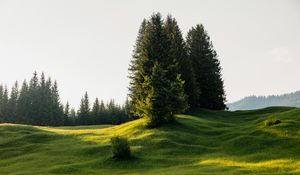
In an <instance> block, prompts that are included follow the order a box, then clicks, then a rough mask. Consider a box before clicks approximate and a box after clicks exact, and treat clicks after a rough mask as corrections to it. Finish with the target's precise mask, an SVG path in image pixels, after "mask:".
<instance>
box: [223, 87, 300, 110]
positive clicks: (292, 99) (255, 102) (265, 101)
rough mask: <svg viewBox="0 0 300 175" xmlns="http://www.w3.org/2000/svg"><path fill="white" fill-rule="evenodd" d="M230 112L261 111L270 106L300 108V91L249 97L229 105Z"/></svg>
mask: <svg viewBox="0 0 300 175" xmlns="http://www.w3.org/2000/svg"><path fill="white" fill-rule="evenodd" d="M227 106H228V108H229V110H232V111H234V110H249V109H260V108H265V107H269V106H292V107H300V91H297V92H293V93H289V94H283V95H271V96H249V97H245V98H243V99H241V100H239V101H237V102H234V103H229V104H227Z"/></svg>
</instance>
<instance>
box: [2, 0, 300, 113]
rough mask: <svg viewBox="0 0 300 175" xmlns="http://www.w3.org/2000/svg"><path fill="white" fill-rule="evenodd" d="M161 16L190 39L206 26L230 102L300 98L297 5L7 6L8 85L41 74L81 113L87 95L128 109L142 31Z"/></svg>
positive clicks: (202, 0)
mask: <svg viewBox="0 0 300 175" xmlns="http://www.w3.org/2000/svg"><path fill="white" fill-rule="evenodd" d="M155 12H160V13H161V14H162V15H163V16H164V17H165V16H166V15H168V14H171V15H172V16H173V17H175V18H176V19H177V21H178V24H179V26H180V28H181V30H182V33H183V35H184V36H185V35H186V33H187V31H188V30H189V29H190V28H191V27H192V26H195V25H196V24H203V25H204V27H205V29H206V30H207V31H208V34H209V36H210V38H211V40H212V43H213V45H214V48H215V50H216V51H217V53H218V56H219V57H218V58H219V60H220V62H221V66H222V74H223V79H224V85H225V91H226V94H227V101H228V102H233V101H236V100H239V99H241V98H243V97H245V96H249V95H271V94H282V93H288V92H293V91H296V90H300V1H297V0H251V1H250V0H227V1H220V0H176V1H175V0H163V1H162V0H147V1H146V0H27V1H23V0H0V83H2V84H6V85H7V86H8V87H9V88H10V87H11V86H12V84H13V83H14V82H15V81H16V80H18V81H19V82H22V81H23V80H24V79H25V78H26V79H30V77H31V76H32V74H33V72H34V71H35V70H36V71H38V72H39V73H41V72H44V73H45V74H46V76H51V77H52V78H53V79H56V80H57V81H58V86H59V91H60V95H61V100H62V102H64V103H65V102H66V101H67V100H68V101H69V102H70V104H71V106H73V107H76V108H77V107H78V105H79V102H80V99H81V97H82V96H83V94H84V92H85V91H88V93H89V96H90V99H91V100H93V99H95V97H99V98H100V99H103V100H105V101H107V100H109V99H111V98H114V99H115V100H116V101H117V102H119V103H122V102H124V101H125V98H126V95H127V93H128V90H127V87H128V84H129V79H128V78H127V75H128V65H129V61H130V59H131V55H132V50H133V46H134V43H135V40H136V36H137V32H138V28H139V26H140V24H141V22H142V20H143V18H149V17H150V16H151V15H152V14H153V13H155Z"/></svg>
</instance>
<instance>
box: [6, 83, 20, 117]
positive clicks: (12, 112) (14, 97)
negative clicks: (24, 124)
mask: <svg viewBox="0 0 300 175" xmlns="http://www.w3.org/2000/svg"><path fill="white" fill-rule="evenodd" d="M18 100H19V87H18V82H17V81H16V82H15V84H14V86H13V87H12V89H11V92H10V98H9V100H8V106H7V109H8V117H9V119H8V122H17V121H18V120H19V119H17V118H18V111H17V110H18V109H17V105H18Z"/></svg>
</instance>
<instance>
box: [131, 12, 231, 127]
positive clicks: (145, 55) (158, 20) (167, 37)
mask: <svg viewBox="0 0 300 175" xmlns="http://www.w3.org/2000/svg"><path fill="white" fill-rule="evenodd" d="M129 78H130V80H131V81H130V85H129V97H130V99H131V106H132V108H131V114H132V115H133V116H135V117H144V118H147V119H148V120H147V121H148V126H150V127H156V126H159V125H162V124H164V123H168V122H172V121H174V119H175V118H174V114H176V113H181V112H185V111H189V110H193V109H195V108H207V109H212V110H224V109H225V108H226V105H225V101H226V97H225V92H224V87H223V86H224V85H223V80H222V75H221V66H220V62H219V60H218V56H217V53H216V51H215V50H214V48H213V44H212V42H211V41H210V37H209V36H208V33H207V31H206V30H205V29H204V26H203V25H196V26H195V27H192V28H191V29H190V30H189V31H188V33H187V36H186V39H184V38H183V36H182V32H181V30H180V28H179V26H178V24H177V21H176V19H175V18H173V17H172V16H170V15H169V16H167V17H166V18H165V19H162V16H161V14H160V13H156V14H153V15H152V16H151V17H150V19H147V20H146V19H144V20H143V21H142V23H141V26H140V29H139V32H138V36H137V39H136V43H135V48H134V52H133V56H132V59H131V62H130V67H129Z"/></svg>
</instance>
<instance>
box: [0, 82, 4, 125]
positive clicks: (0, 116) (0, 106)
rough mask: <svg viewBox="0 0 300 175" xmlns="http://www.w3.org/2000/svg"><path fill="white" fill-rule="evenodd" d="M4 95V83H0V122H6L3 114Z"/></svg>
mask: <svg viewBox="0 0 300 175" xmlns="http://www.w3.org/2000/svg"><path fill="white" fill-rule="evenodd" d="M3 96H4V88H3V85H2V84H0V123H2V122H4V118H3V117H4V115H3Z"/></svg>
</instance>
